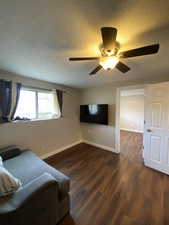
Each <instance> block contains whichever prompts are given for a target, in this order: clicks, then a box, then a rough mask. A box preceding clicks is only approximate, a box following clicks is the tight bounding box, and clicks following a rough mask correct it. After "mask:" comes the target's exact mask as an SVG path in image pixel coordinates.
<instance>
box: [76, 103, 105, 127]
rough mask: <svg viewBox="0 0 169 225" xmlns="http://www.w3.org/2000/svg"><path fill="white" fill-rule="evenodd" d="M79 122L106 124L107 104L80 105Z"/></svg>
mask: <svg viewBox="0 0 169 225" xmlns="http://www.w3.org/2000/svg"><path fill="white" fill-rule="evenodd" d="M80 122H85V123H97V124H105V125H107V124H108V104H92V105H81V106H80Z"/></svg>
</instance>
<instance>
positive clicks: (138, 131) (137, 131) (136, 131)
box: [120, 128, 143, 134]
mask: <svg viewBox="0 0 169 225" xmlns="http://www.w3.org/2000/svg"><path fill="white" fill-rule="evenodd" d="M120 130H124V131H130V132H135V133H141V134H143V131H140V130H131V129H126V128H120Z"/></svg>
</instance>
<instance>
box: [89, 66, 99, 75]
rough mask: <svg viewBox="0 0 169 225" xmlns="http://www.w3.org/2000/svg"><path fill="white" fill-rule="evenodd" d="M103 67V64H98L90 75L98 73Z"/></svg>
mask: <svg viewBox="0 0 169 225" xmlns="http://www.w3.org/2000/svg"><path fill="white" fill-rule="evenodd" d="M101 69H102V66H101V65H99V66H97V67H96V68H95V69H94V70H93V71H92V72H91V73H90V75H94V74H96V73H97V72H98V71H99V70H101Z"/></svg>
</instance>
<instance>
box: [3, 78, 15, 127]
mask: <svg viewBox="0 0 169 225" xmlns="http://www.w3.org/2000/svg"><path fill="white" fill-rule="evenodd" d="M11 105H12V82H11V81H5V80H0V122H1V123H2V122H8V121H9V118H8V117H9V114H10V110H11Z"/></svg>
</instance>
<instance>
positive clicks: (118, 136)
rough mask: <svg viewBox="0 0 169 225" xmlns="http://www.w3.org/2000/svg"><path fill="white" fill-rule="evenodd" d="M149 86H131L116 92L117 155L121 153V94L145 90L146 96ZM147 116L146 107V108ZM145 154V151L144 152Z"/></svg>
mask: <svg viewBox="0 0 169 225" xmlns="http://www.w3.org/2000/svg"><path fill="white" fill-rule="evenodd" d="M146 87H147V85H131V86H126V87H120V88H117V90H116V119H115V149H116V152H117V153H120V93H121V91H124V90H132V89H144V90H145V95H146ZM144 115H145V107H144ZM143 145H144V134H143ZM143 154H144V151H143Z"/></svg>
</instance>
